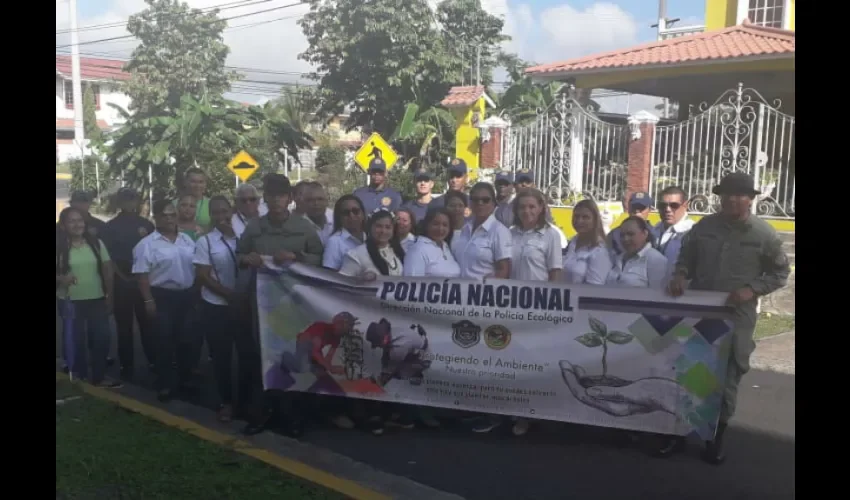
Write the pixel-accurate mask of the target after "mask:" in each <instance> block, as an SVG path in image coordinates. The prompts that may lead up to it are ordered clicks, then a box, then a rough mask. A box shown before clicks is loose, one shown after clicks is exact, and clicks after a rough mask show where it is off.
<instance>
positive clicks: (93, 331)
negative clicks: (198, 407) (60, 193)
mask: <svg viewBox="0 0 850 500" xmlns="http://www.w3.org/2000/svg"><path fill="white" fill-rule="evenodd" d="M447 172H448V179H447V180H448V191H447V192H446V193H445V194H443V195H440V196H435V195H434V194H432V192H431V191H432V189H433V187H434V179H433V176H432V175H431V173H429V172H426V171H419V172H416V174H415V176H414V182H415V191H416V197H415V198H414V199H411V200H408V201H407V202H404V200H403V199H402V196H401V195H400V194H399V193H398V192H397V191H395V190H394V189H392V188H391V187H389V186H388V185H387V177H388V176H387V170H386V166H385V165H384V164H383V162H382V161H381V160H380V159H376V160H373V162H372V164H370V168H369V172H368V173H369V178H370V183H369V185H368V186H367V187H363V188H360V189H357V190H356V191H355V192H354V193H352V194H347V195H344V196H341V197H340V198H339V199H338V200H336V202H335V203H334V205H333V207H332V208H330V207H329V200H328V196H327V192H326V190H325V189H324V187H323V186H322V185H321V184H319V183H317V182H312V181H304V182H300V183H298V184H297V185H296V186H294V187H293V186H291V185H290V182H289V179H288V178H287V177H285V176H284V175H281V174H269V175H267V176H265V177H264V179H263V192H262V197H261V196H260V194H259V192H258V190H257V189H256V188H255V187H254V186H252V185H250V184H242V185H240V186H239V187H238V188H237V189H236V192H235V196H234V201H235V207H233V206H231V202H230V201H229V199H228V198H227V197H224V196H214V197H212V198H206V197H205V196H204V191H205V190H206V176H205V174H204V172H203V171H201V170H199V169H191V170H189V171H188V172H187V174H186V179H185V181H186V182H185V186H186V194H185V195H184V196H182V197H181V198H180V199H179V200H176V201H172V200H159V201H157V202H155V203H154V204H153V219H154V224H153V225H152V224H151V223H150V222H149V221H148V220H146V219H144V218H143V217H141V216H139V215H138V207H139V198H138V196H137V194H136V193H135V192H133V191H132V190H130V189H126V188H125V189H122V190H121V191H119V193H118V195H117V198H118V200H119V205H120V209H121V212H120V213H119V215H118V216H116V217H115V218H113V219H112V220H110V221H109V222H107V223H105V224H104V223H102V222H101V221H97V222H95V221H94V218H93V217H92V216H91V215H89V214H88V211H87V207H80V206H75V204H74V203H73V202H74V200H73V199H72V203H71V207H69V208H67V209H65V210H64V211H63V212H62V214H61V215H60V220H59V228H58V230H57V260H56V285H57V297H58V298H60V299H63V300H60V301H59V304H60V314H63V315H64V316H63V317H66V316H68V315H71V316H72V317H73V321H72V322H71V323H68V322H66V326H67V325H69V324H71V325H72V327H73V328H74V330H75V332H74V333H75V335H74V337H75V341H76V345H77V347H78V348H77V349H76V354H77V356H76V359H75V360H74V362H73V365H72V366H70V367H69V370H70V371H71V372H72V373H75V374H76V375H77V376H80V377H86V376H87V375H88V368H87V366H86V359H85V358H81V357H80V356H79V354H80V352H81V351H85V347H86V346H87V345H88V346H89V347H90V349H91V356H90V358H91V365H92V369H91V377H90V379H91V381H92V382H93V383H99V384H104V385H106V386H108V387H115V386H117V385H118V384H119V383H118V382H114V381H109V380H107V379H106V378H105V363H106V362H107V360H106V357H107V354H108V349H109V325H108V315H109V311H110V310H111V309H112V308H113V307H114V311H115V319H116V324H117V329H118V344H119V345H118V347H119V348H118V351H119V358H120V359H119V361H120V363H121V367H122V376H123V377H125V378H132V367H133V366H134V365H133V353H132V341H133V334H132V332H133V330H132V318H133V316H134V314H133V313H134V312H135V316H136V318H137V319H138V321H139V325H140V330H141V335H142V345H143V348H144V350H145V355H146V357H147V358H148V361H149V362H150V363H151V364H152V368H153V371H154V373H155V374H156V376H157V389H158V391H159V392H158V394H159V397H160V399H161V400H163V401H167V400H168V399H170V398H172V397H173V396H174V395H175V393H176V392H177V391H179V390H183V389H186V390H191V389H192V380H193V372H194V370H195V369H196V367H197V366H198V361H199V358H200V355H201V354H200V353H201V344H202V342H203V338H204V336H205V337H206V341H207V343H208V347H209V352H210V356H211V358H212V363H213V367H214V375H215V380H216V383H217V386H218V395H219V397H220V398H221V406H220V409H219V418H220V419H221V420H223V421H229V420H231V419H233V418H245V419H246V420H247V421H248V423H249V425H248V426H247V427H246V432H248V433H254V432H259V431H261V430H262V429H264V428H265V427H266V426H267V425H269V422H270V420H269V419H270V418H271V417H272V416H281V417H282V422H283V425H284V426H285V428H286V430H288V431H289V432H291V433H293V434H299V433H300V432H301V429H302V422H303V421H304V418H305V417H304V410H305V408H307V407H310V408H311V409H312V408H315V407H317V405H316V403H315V401H313V402H310V403H309V404H307V403H308V402H306V400H305V399H304V397H305V395H298V394H291V393H287V395H286V396H285V397H284V398H283V399H284V400H285V402H284V403H281V398H279V397H278V398H277V399H276V400H272V399H270V398H269V395H268V394H266V395H265V396H264V397H260V396H259V392H258V391H260V390H261V389H262V381H261V374H260V355H259V348H258V342H257V338H256V317H255V314H253V313H252V311H253V310H254V309H253V307H252V299H253V297H252V294H251V293H250V290H251V283H252V279H253V277H254V273H253V271H254V270H256V269H259V268H261V267H263V266H265V265H267V264H266V263H267V262H268V261H271V262H274V263H275V264H277V265H282V264H285V263H288V262H301V263H305V264H310V265H314V266H322V267H324V268H327V269H331V270H334V271H337V272H339V273H340V274H342V275H346V276H350V277H353V278H356V279H358V280H367V281H368V280H376V279H380V277H381V276H416V277H420V276H421V277H439V278H465V279H485V278H490V277H492V278H499V279H517V280H524V281H550V282H567V283H573V284H588V285H606V286H627V287H643V288H657V289H662V288H666V289H667V290H668V292H669V293H671V294H673V295H679V294H682V293H685V292H684V290H685V288H686V287H687V288H690V289H701V290H715V291H721V292H727V293H729V302H730V304H732V305H734V306H735V310H736V311H737V312H736V317H735V318H736V319H735V321H736V330H735V334H734V335H735V341H734V342H733V347H732V350H731V355H730V356H731V358H730V363H729V374H728V375H727V387H726V391H725V396H726V397H724V399H723V410H722V414H721V418H720V426H719V427H718V432H717V436H716V437H715V439H714V440H713V441H711V442H709V443H707V446H706V450H705V453H704V457H705V459H706V460H707V461H709V462H712V463H721V462H722V461H723V448H722V442H723V435H724V431H725V428H726V423H727V422H728V420H729V418H731V416H732V414H733V412H734V407H735V396H736V388H737V385H738V383H739V382H740V379H741V376H742V375H743V374H744V373H746V371H747V370H748V368H749V363H748V360H749V355H750V354H751V352H752V349H753V347H754V344H753V340H752V335H753V330H754V327H755V321H756V306H757V300H758V297H760V296H763V295H765V294H768V293H771V292H772V291H774V290H777V289H778V288H781V287H782V286H784V284H785V280H786V279H787V276H788V273H789V266H788V260H787V257H786V256H785V254H784V253H783V251H782V248H781V242H780V241H779V238H778V235H777V234H776V232H775V231H774V230H773V228H772V227H771V226H770V225H769V224H767V223H766V222H764V221H762V220H761V219H759V218H758V217H756V216H755V215H752V213H751V208H750V207H751V204H752V202H753V199H754V198H755V196H756V195H757V194H758V191H757V190H756V189H755V188H754V182H753V179H752V178H751V177H749V176H747V175H744V174H730V175H728V176H726V177H725V178H723V179H722V180H721V182H720V184H719V185H718V186H717V187H715V193H716V194H717V195H718V196H720V198H721V200H722V207H723V209H722V212H721V213H718V214H715V215H711V216H706V217H704V218H703V219H702V220H701V221H700V222H697V223H694V222H693V221H692V220H690V219H688V217H687V195H686V193H685V192H684V191H683V190H682V189H681V188H678V187H668V188H666V189H665V190H663V191H662V192H661V193H660V195H659V200H658V203H657V204H656V203H655V201H654V200H653V199H652V197H650V196H649V195H648V194H647V193H644V192H639V193H634V194H632V195H631V196H630V198H629V200H628V202H627V207H626V208H627V210H628V217H627V218H626V219H625V220H624V221H623V222H622V223H621V224H620V225H619V226H618V227H617V228H615V229H614V230H612V231H611V232H610V233H609V234H607V235H606V231H605V229H604V226H603V222H602V217H601V215H600V212H599V209H598V207H597V206H596V204H595V203H594V202H593V201H592V200H582V201H580V202H578V203H577V204H576V206H575V207H574V209H573V217H572V225H573V228H574V230H575V233H576V234H575V236H574V237H573V238H572V239H570V240H569V241H567V238H566V237H565V236H564V234H563V232H562V231H561V230H560V229H558V228H557V227H556V226H555V225H554V223H553V222H552V218H551V214H550V212H549V209H548V200H547V198H546V196H545V195H544V194H543V193H542V192H540V191H539V190H537V189H535V188H534V178H533V175H532V174H531V173H530V172H527V171H520V172H517V173H516V174H515V175H513V176H512V175H511V174H510V173H507V172H503V173H499V174H498V175H497V176H496V178H495V182H494V183H493V184H490V183H486V182H478V183H475V184H474V185H472V186H471V187H467V183H468V175H467V167H466V164H465V163H464V162H463V160H460V159H456V160H454V161H452V163H451V164H450V165H449V168H448V169H447ZM84 208H85V210H84ZM653 209H657V210H658V212H659V214H660V218H661V221H660V222H659V223H658V224H656V225H652V224H650V223H649V221H648V216H649V214H650V212H651V211H652V210H653ZM193 213H194V218H192V217H191V216H192V214H193ZM113 293H114V294H115V295H114V302H113ZM113 304H114V306H113ZM343 319H344V318H343ZM340 321H342V319H341V320H340ZM335 323H336V318H335V321H334V323H329V327H328V328H327V329H323V330H322V332H319V333H320V337H322V338H320V339H319V344H320V345H332V346H333V347H334V348H335V347H338V342H339V337H340V336H339V335H335V334H334V331H336V330H344V328H342V327H341V328H336V326H335ZM343 326H344V325H343ZM325 330H327V331H325ZM83 333H84V334H83ZM314 333H315V332H314ZM311 339H312V337H311ZM311 341H312V340H311ZM335 343H336V344H335ZM234 348H235V351H236V354H237V362H238V391H237V392H236V397H234V394H233V391H232V380H231V359H232V356H233V351H234ZM319 351H320V352H318V353H315V351H314V352H313V354H311V356H314V357H316V359H315V360H312V361H314V363H313V365H314V366H318V367H321V366H325V367H326V368H327V369H330V368H329V367H330V363H328V362H327V360H326V359H324V357H323V355H322V353H321V349H320V350H319ZM66 354H67V353H66ZM320 399H321V404H319V405H318V408H319V410H317V411H318V413H319V414H320V415H321V416H323V417H327V418H329V419H330V420H331V421H333V422H334V423H335V424H336V425H337V426H339V427H341V428H346V429H347V428H353V427H354V426H355V424H354V421H353V420H352V418H354V419H355V420H356V419H357V418H358V417H359V416H362V415H363V414H364V411H362V408H360V407H357V403H356V402H352V401H350V400H345V399H342V400H340V399H339V398H328V397H325V398H320ZM358 408H360V409H358ZM393 408H394V409H398V408H397V407H395V406H394V407H393ZM271 409H273V410H275V411H270V410H271ZM392 413H394V414H387V412H386V411H384V410H375V409H374V408H373V409H369V410H365V414H366V419H365V420H366V421H368V422H369V425H368V427H369V428H370V430H371V431H372V432H374V433H375V434H380V433H382V432H383V428H384V426H385V425H398V426H400V427H407V428H409V427H413V426H414V421H417V420H418V421H419V423H421V424H423V425H426V426H428V427H435V426H439V420H438V419H437V418H435V416H434V415H433V414H432V413H430V412H429V411H427V408H419V407H417V408H409V407H408V408H405V409H402V410H401V411H395V412H392ZM507 422H508V419H505V418H503V417H500V416H497V415H474V416H473V418H471V427H472V430H473V431H475V432H489V431H491V430H493V429H495V428H496V427H499V426H501V425H503V424H505V423H507ZM529 424H530V422H529V420H527V419H521V418H520V419H513V422H512V424H511V425H512V431H513V433H514V434H515V435H523V434H525V433H526V432H527V431H528V429H529ZM645 442H650V443H651V446H650V448H651V451H652V452H653V454H654V455H656V456H669V455H670V454H672V453H673V452H675V451H676V450H679V449H681V447H682V445H683V441H681V440H680V439H671V438H669V437H663V436H654V437H653V436H650V437H648V439H647V440H646V441H645Z"/></svg>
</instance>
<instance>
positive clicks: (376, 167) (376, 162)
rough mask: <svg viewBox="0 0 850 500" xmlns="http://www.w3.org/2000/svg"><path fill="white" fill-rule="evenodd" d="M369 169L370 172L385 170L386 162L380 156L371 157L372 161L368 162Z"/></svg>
mask: <svg viewBox="0 0 850 500" xmlns="http://www.w3.org/2000/svg"><path fill="white" fill-rule="evenodd" d="M369 171H370V172H386V171H387V163H386V162H385V161H384V160H382V159H381V158H372V161H370V162H369Z"/></svg>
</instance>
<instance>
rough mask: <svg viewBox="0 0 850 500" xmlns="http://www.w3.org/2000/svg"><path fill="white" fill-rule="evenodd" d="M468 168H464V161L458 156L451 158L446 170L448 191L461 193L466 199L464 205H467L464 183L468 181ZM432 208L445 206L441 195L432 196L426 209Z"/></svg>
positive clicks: (444, 200) (467, 196) (467, 197)
mask: <svg viewBox="0 0 850 500" xmlns="http://www.w3.org/2000/svg"><path fill="white" fill-rule="evenodd" d="M467 174H468V170H467V168H466V162H465V161H463V160H462V159H460V158H455V159H454V160H452V162H451V164H450V165H449V170H448V177H449V179H448V181H449V182H448V184H449V191H457V192H459V193H462V194H463V197H464V198H465V199H466V206H467V207H468V206H469V195H468V194H467V193H466V184H467V182H469V177H468V175H467ZM434 208H446V199H445V198H444V197H443V196H440V197H437V198H434V199H433V200H431V203H429V204H428V210H431V209H434Z"/></svg>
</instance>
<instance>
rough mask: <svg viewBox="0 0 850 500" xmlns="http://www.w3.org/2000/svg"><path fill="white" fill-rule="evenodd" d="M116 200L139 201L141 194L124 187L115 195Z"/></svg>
mask: <svg viewBox="0 0 850 500" xmlns="http://www.w3.org/2000/svg"><path fill="white" fill-rule="evenodd" d="M115 199H116V200H118V201H134V200H137V199H139V193H137V192H136V190H135V189H133V188H129V187H122V188H121V189H119V190H118V192H117V193H115Z"/></svg>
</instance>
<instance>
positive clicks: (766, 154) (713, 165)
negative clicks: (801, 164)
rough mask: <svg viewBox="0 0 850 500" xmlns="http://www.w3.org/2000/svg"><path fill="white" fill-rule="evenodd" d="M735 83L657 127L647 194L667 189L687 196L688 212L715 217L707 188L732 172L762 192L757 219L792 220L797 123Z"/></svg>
mask: <svg viewBox="0 0 850 500" xmlns="http://www.w3.org/2000/svg"><path fill="white" fill-rule="evenodd" d="M780 107H781V102H779V101H778V100H777V101H774V102H772V103H768V102H767V101H766V100H765V99H764V98H763V97H762V96H761V94H759V93H758V92H757V91H756V90H754V89H749V88H744V87H743V85H742V84H739V85H738V87H737V88H736V89H732V90H728V91H726V92H725V93H723V94H722V95H721V96H720V98H718V99H717V101H715V102H714V103H713V104H712V105H710V106H709V105H707V104H706V103H703V104H702V105H700V106H699V114H696V115H694V116H692V117H691V118H690V119H688V120H686V121H684V122H681V123H677V124H674V125H669V126H659V127H656V128H655V137H654V141H653V142H654V144H653V151H652V152H653V155H652V163H651V164H652V172H651V176H650V193H651V194H653V195H655V194H657V193H658V192H659V191H660V190H661V189H663V188H664V187H666V186H670V185H678V186H681V187H682V188H683V189H684V190H685V192H686V193H688V196H689V199H688V206H689V210H690V211H691V212H692V213H702V214H705V213H713V212H715V211H717V209H718V208H719V199H718V198H717V196H715V195H714V194H712V193H711V188H712V187H713V186H714V185H716V184H717V183H718V182H719V181H720V178H721V177H723V176H724V175H726V174H728V173H731V172H746V173H748V174H750V175H752V176H753V177H755V179H756V187H757V188H759V189H760V190H761V191H762V195H761V196H760V197H759V198H758V202H757V203H755V204H754V209H755V211H756V213H757V214H759V215H764V216H770V217H778V218H789V219H793V218H794V198H795V195H796V183H795V179H794V173H795V165H794V153H795V151H794V143H795V128H794V126H795V119H794V117H793V116H790V115H787V114H785V113H783V112H781V111H779V108H780Z"/></svg>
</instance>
